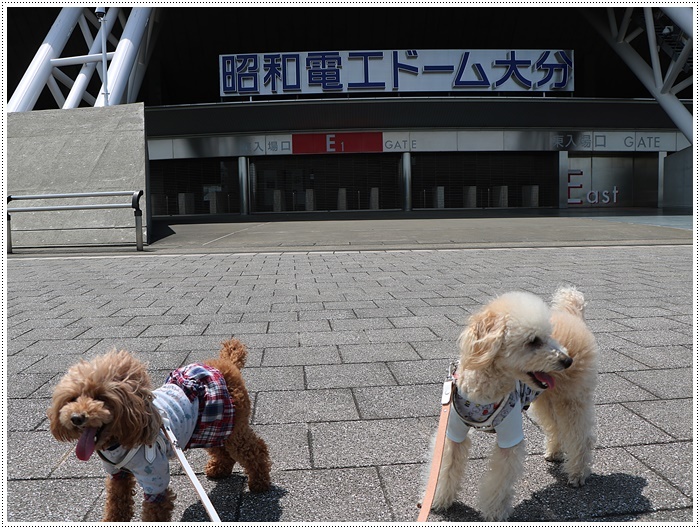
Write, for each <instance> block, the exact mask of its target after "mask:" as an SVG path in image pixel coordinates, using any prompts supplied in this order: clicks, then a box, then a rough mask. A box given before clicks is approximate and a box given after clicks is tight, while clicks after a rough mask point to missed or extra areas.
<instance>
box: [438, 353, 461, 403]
mask: <svg viewBox="0 0 700 529" xmlns="http://www.w3.org/2000/svg"><path fill="white" fill-rule="evenodd" d="M456 369H457V364H456V363H455V362H451V363H450V365H449V366H448V367H447V376H446V377H445V381H444V382H443V383H442V398H441V400H440V403H441V404H442V405H443V406H444V405H445V404H449V403H450V401H451V400H452V384H453V383H454V372H455V370H456Z"/></svg>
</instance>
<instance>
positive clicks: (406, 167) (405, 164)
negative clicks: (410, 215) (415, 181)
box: [400, 152, 412, 211]
mask: <svg viewBox="0 0 700 529" xmlns="http://www.w3.org/2000/svg"><path fill="white" fill-rule="evenodd" d="M400 171H401V175H400V176H401V184H402V186H403V187H402V189H403V210H404V211H411V209H412V205H411V153H410V152H405V153H403V154H402V155H401V164H400Z"/></svg>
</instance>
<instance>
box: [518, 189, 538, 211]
mask: <svg viewBox="0 0 700 529" xmlns="http://www.w3.org/2000/svg"><path fill="white" fill-rule="evenodd" d="M522 192H523V207H525V208H538V207H540V186H538V185H528V186H523V190H522Z"/></svg>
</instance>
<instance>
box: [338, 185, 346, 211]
mask: <svg viewBox="0 0 700 529" xmlns="http://www.w3.org/2000/svg"><path fill="white" fill-rule="evenodd" d="M346 209H348V190H347V189H346V188H344V187H339V188H338V210H339V211H345V210H346Z"/></svg>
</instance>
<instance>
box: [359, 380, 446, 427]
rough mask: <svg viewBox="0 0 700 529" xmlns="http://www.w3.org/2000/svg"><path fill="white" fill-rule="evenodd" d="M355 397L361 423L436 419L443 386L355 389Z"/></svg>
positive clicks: (426, 385) (425, 385)
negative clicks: (397, 419)
mask: <svg viewBox="0 0 700 529" xmlns="http://www.w3.org/2000/svg"><path fill="white" fill-rule="evenodd" d="M353 393H354V395H355V400H356V401H357V407H358V408H359V410H360V417H361V418H362V419H391V418H401V417H434V416H435V414H436V412H437V410H439V406H440V394H441V393H442V385H441V384H424V385H411V386H394V387H386V386H385V387H371V388H356V389H354V390H353Z"/></svg>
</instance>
